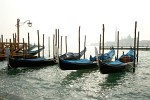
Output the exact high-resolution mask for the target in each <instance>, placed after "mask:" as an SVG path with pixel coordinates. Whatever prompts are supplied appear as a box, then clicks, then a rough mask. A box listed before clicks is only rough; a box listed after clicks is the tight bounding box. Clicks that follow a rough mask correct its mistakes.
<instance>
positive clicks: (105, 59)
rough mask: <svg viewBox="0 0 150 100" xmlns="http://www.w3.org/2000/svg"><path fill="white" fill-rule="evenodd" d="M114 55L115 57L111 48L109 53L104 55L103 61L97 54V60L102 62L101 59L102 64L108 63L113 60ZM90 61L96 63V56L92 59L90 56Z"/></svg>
mask: <svg viewBox="0 0 150 100" xmlns="http://www.w3.org/2000/svg"><path fill="white" fill-rule="evenodd" d="M114 55H115V50H114V48H113V47H112V48H111V49H110V51H109V52H107V53H105V54H104V59H103V57H102V54H99V55H98V59H99V60H102V59H103V60H104V62H109V61H111V60H112V59H113V56H114ZM90 60H91V61H96V56H94V57H92V56H91V55H90Z"/></svg>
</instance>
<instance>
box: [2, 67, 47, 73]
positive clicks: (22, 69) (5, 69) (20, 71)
mask: <svg viewBox="0 0 150 100" xmlns="http://www.w3.org/2000/svg"><path fill="white" fill-rule="evenodd" d="M47 67H48V66H42V67H30V68H29V67H28V68H27V67H24V68H11V69H10V68H9V69H8V68H7V67H5V68H3V69H0V75H2V74H7V75H18V74H21V73H26V72H33V71H35V70H36V71H37V70H40V69H45V68H47Z"/></svg>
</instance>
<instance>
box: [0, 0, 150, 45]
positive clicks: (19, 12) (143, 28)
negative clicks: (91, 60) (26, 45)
mask: <svg viewBox="0 0 150 100" xmlns="http://www.w3.org/2000/svg"><path fill="white" fill-rule="evenodd" d="M148 4H149V3H148V0H144V1H143V0H132V1H130V0H122V1H120V0H113V1H111V0H94V1H92V0H86V1H85V0H72V1H70V0H63V1H62V0H55V1H53V0H38V1H36V2H35V1H33V0H32V1H31V0H26V1H22V0H13V1H12V0H5V1H0V7H1V9H0V12H1V15H2V16H0V21H1V23H0V27H1V31H0V32H1V33H0V34H1V35H2V34H3V35H4V37H5V38H11V37H12V34H13V33H15V32H16V31H17V30H16V27H15V25H16V22H17V19H18V18H19V19H20V21H21V22H24V21H26V20H30V21H31V22H32V23H33V26H32V27H30V28H29V27H27V25H23V26H21V27H20V33H21V34H20V37H21V38H27V33H28V32H29V33H30V37H31V38H32V40H31V42H36V39H37V38H36V37H35V35H36V36H37V30H39V31H40V34H41V36H42V34H45V36H50V37H51V39H52V36H53V34H54V33H55V29H59V30H60V35H61V36H63V41H64V36H68V42H69V41H70V42H73V43H74V42H75V44H77V43H76V42H77V40H78V28H79V26H80V27H81V39H82V40H81V43H83V41H84V35H86V37H87V39H86V40H87V44H90V43H93V42H96V41H98V40H99V35H100V34H102V24H104V25H105V42H106V41H114V40H115V38H114V36H115V31H116V29H117V30H118V31H119V32H120V37H127V35H128V34H130V35H131V36H132V37H134V26H135V25H134V24H135V21H137V32H138V31H139V32H140V40H149V36H150V35H149V33H150V29H149V27H150V19H149V18H150V15H149V14H148V13H147V12H148V9H150V7H149V5H148ZM45 40H47V39H46V38H45ZM70 42H69V44H68V45H72V43H70ZM45 43H46V41H45Z"/></svg>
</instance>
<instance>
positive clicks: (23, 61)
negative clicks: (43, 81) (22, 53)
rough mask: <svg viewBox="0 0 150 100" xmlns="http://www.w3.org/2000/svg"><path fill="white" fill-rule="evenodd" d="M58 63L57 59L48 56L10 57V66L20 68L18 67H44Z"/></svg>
mask: <svg viewBox="0 0 150 100" xmlns="http://www.w3.org/2000/svg"><path fill="white" fill-rule="evenodd" d="M54 64H56V60H55V59H46V58H42V57H41V58H38V57H37V58H14V57H9V59H8V67H9V68H18V67H43V66H49V65H54Z"/></svg>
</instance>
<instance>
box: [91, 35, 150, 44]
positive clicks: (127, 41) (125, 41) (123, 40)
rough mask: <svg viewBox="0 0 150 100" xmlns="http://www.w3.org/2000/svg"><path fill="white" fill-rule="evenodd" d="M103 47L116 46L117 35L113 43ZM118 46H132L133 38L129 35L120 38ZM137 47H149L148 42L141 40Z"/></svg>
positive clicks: (108, 42)
mask: <svg viewBox="0 0 150 100" xmlns="http://www.w3.org/2000/svg"><path fill="white" fill-rule="evenodd" d="M91 45H97V46H98V45H99V43H92V44H91ZM105 46H110V47H111V46H117V33H116V34H115V41H107V42H106V43H105ZM119 46H120V47H121V46H127V47H130V46H132V47H133V46H134V38H132V37H131V35H130V34H129V35H128V36H127V38H121V39H120V40H119ZM139 46H144V47H149V46H150V40H141V41H139Z"/></svg>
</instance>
